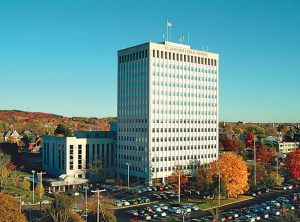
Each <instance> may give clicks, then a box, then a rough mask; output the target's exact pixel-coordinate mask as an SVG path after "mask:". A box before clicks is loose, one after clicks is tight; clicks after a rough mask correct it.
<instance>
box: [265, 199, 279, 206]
mask: <svg viewBox="0 0 300 222" xmlns="http://www.w3.org/2000/svg"><path fill="white" fill-rule="evenodd" d="M266 204H268V205H269V206H274V207H280V203H278V202H277V201H275V200H271V201H266Z"/></svg>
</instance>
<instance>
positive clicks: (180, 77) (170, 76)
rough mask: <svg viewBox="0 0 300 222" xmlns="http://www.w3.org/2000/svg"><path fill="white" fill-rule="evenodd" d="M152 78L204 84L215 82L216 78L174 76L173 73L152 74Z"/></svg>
mask: <svg viewBox="0 0 300 222" xmlns="http://www.w3.org/2000/svg"><path fill="white" fill-rule="evenodd" d="M153 76H154V77H162V78H168V79H169V80H170V79H172V78H173V79H186V80H198V81H204V82H217V77H216V76H214V77H208V76H193V75H185V74H183V75H182V74H175V73H163V72H162V73H160V72H153Z"/></svg>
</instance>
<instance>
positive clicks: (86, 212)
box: [83, 186, 88, 221]
mask: <svg viewBox="0 0 300 222" xmlns="http://www.w3.org/2000/svg"><path fill="white" fill-rule="evenodd" d="M83 189H84V192H85V221H87V219H88V209H87V191H88V187H87V186H84V187H83Z"/></svg>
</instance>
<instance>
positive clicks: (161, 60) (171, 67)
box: [116, 42, 219, 183]
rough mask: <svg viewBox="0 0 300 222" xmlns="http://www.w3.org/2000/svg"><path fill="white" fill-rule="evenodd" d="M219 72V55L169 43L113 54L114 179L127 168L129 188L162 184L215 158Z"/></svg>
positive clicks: (146, 45) (123, 174) (147, 45)
mask: <svg viewBox="0 0 300 222" xmlns="http://www.w3.org/2000/svg"><path fill="white" fill-rule="evenodd" d="M218 67H219V56H218V54H215V53H210V52H206V51H198V50H193V49H190V46H188V45H182V44H176V43H171V42H163V43H152V42H150V43H145V44H142V45H138V46H135V47H131V48H127V49H123V50H120V51H119V52H118V134H117V139H118V141H117V156H116V159H117V173H118V174H120V175H122V176H123V177H124V178H126V175H127V165H126V163H129V164H130V176H132V177H133V178H132V179H133V182H135V180H136V181H137V182H141V183H152V182H154V181H156V182H164V180H165V178H166V177H167V176H169V175H170V174H171V173H172V172H173V171H174V170H175V167H176V166H178V165H180V166H181V168H183V169H184V170H186V171H187V172H188V173H191V174H192V173H194V172H195V171H196V170H197V168H198V166H199V165H200V164H207V163H209V162H211V161H213V160H215V159H216V158H217V156H218V121H219V118H218V115H219V112H218V110H219V102H218V100H219V96H218V82H219V79H218V74H219V71H218Z"/></svg>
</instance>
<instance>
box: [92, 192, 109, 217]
mask: <svg viewBox="0 0 300 222" xmlns="http://www.w3.org/2000/svg"><path fill="white" fill-rule="evenodd" d="M104 191H106V190H105V189H104V190H92V192H93V193H97V198H98V201H97V222H100V218H99V207H100V193H101V192H104ZM101 214H102V216H103V218H104V215H103V212H102V209H101ZM104 221H105V218H104Z"/></svg>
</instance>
